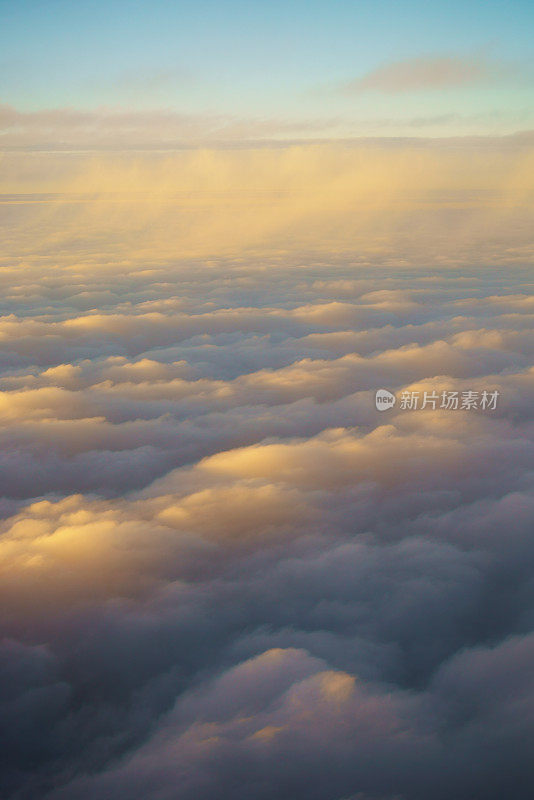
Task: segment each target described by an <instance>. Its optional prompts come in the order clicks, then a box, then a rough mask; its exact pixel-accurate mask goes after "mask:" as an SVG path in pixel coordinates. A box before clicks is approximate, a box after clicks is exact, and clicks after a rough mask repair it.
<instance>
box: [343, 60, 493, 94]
mask: <svg viewBox="0 0 534 800" xmlns="http://www.w3.org/2000/svg"><path fill="white" fill-rule="evenodd" d="M507 71H508V70H507V69H506V68H505V67H504V66H503V65H500V64H497V63H494V62H491V61H488V60H487V59H485V58H481V57H476V56H473V57H467V58H466V57H460V56H447V55H441V56H422V57H419V58H409V59H405V60H402V61H392V62H390V63H388V64H383V65H381V66H380V67H377V68H376V69H373V70H371V71H370V72H368V73H366V74H365V75H364V76H363V77H361V78H356V79H354V80H352V81H349V82H348V83H345V84H344V86H343V87H342V88H343V90H344V91H346V92H350V93H352V92H364V91H375V92H384V93H385V94H397V93H399V92H413V91H426V90H427V89H447V88H450V87H457V86H470V85H472V84H478V83H481V82H483V81H486V80H491V79H492V78H495V77H496V76H498V75H502V74H503V73H506V72H507Z"/></svg>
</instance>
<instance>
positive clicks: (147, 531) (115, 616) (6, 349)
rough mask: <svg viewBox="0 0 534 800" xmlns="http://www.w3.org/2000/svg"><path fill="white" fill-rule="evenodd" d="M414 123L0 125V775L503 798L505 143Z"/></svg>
mask: <svg viewBox="0 0 534 800" xmlns="http://www.w3.org/2000/svg"><path fill="white" fill-rule="evenodd" d="M441 146H442V148H443V149H442V150H439V149H438V148H437V146H436V147H434V146H433V147H430V146H429V147H428V148H426V147H423V146H422V145H419V146H418V147H412V146H406V145H404V146H403V147H401V146H400V145H399V146H393V145H391V144H390V145H388V146H387V147H386V146H384V147H383V149H380V148H377V147H376V146H374V147H368V149H363V150H356V151H354V150H351V149H350V148H348V149H343V148H341V149H339V148H331V149H324V148H304V149H302V148H296V149H291V148H289V149H287V150H285V149H282V150H280V151H275V152H273V151H267V152H263V151H251V152H249V153H248V152H243V153H239V154H236V153H224V152H223V153H221V152H216V151H208V152H203V153H199V152H195V153H193V154H189V155H187V154H186V155H183V154H180V155H176V156H173V158H172V159H163V160H162V159H159V158H156V159H154V158H153V156H143V157H142V158H141V157H139V156H137V157H136V158H135V159H131V158H129V159H126V160H120V159H119V160H117V159H115V163H113V162H114V159H111V158H109V159H107V158H106V159H97V160H90V161H89V162H88V161H87V160H83V159H82V160H81V161H80V159H79V156H76V157H74V156H72V157H71V156H66V155H63V156H62V157H61V158H60V157H58V156H50V155H47V156H44V155H43V156H35V157H34V156H32V158H35V160H34V161H33V162H32V164H31V165H30V166H28V165H25V164H23V163H22V162H21V161H20V160H17V158H16V157H14V156H9V157H6V161H5V164H6V167H7V169H6V170H5V171H4V174H5V175H6V176H7V177H6V185H5V186H4V188H5V194H4V205H3V208H4V209H5V219H6V221H7V224H6V227H5V231H4V242H5V247H4V252H5V253H6V255H5V257H4V259H3V261H2V265H1V274H0V281H1V286H2V292H1V296H2V300H1V303H2V306H1V311H2V316H1V318H0V342H1V348H0V358H1V361H0V370H1V372H0V439H1V442H2V448H1V458H0V484H1V486H2V498H1V501H0V513H1V532H0V575H1V579H0V603H1V606H2V609H3V622H2V634H3V639H2V642H1V645H0V676H1V680H0V739H1V742H2V748H1V750H0V760H1V761H2V769H1V774H2V778H1V781H2V783H1V786H0V793H1V794H2V796H6V797H8V798H17V800H19V799H20V800H26V799H28V800H30V798H31V800H36V799H38V800H40V799H41V798H42V800H78V799H79V800H89V798H91V799H92V798H101V797H113V798H117V800H137V798H139V800H141V798H146V797H155V798H156V797H157V798H160V799H161V800H171V799H172V800H174V798H177V797H179V798H180V799H181V800H182V799H183V800H189V798H200V800H219V798H220V800H226V798H228V797H232V798H235V800H241V799H242V800H245V798H247V800H251V799H252V800H264V799H265V800H267V799H268V798H269V800H270V799H271V798H273V797H276V798H280V800H286V799H287V800H301V799H302V800H310V798H311V799H312V800H348V799H349V798H350V799H351V800H398V798H401V797H402V798H404V800H427V799H428V797H430V796H432V797H436V798H437V800H449V798H451V797H454V798H455V799H456V800H472V799H473V798H477V799H478V798H484V800H501V798H503V797H507V798H510V799H511V800H523V799H525V800H526V798H527V797H529V794H530V791H531V786H532V781H533V778H534V776H533V774H532V759H531V752H530V750H531V747H530V743H531V741H532V739H533V736H534V729H533V715H532V704H533V702H534V685H533V678H532V676H533V675H534V670H533V669H532V667H533V662H534V641H533V636H532V622H533V615H534V585H533V582H532V569H533V566H534V564H533V562H534V545H533V542H532V523H533V521H534V492H533V485H532V474H533V473H532V467H533V449H532V439H533V433H534V426H533V414H532V409H533V402H532V401H533V397H534V371H533V367H532V353H533V350H534V338H533V335H532V330H533V325H532V322H533V314H534V306H533V303H532V272H531V268H530V263H531V257H532V235H531V231H532V225H531V222H532V206H531V195H530V192H531V185H530V183H529V181H530V177H529V174H528V171H526V172H525V165H528V163H529V159H530V158H531V156H530V153H529V150H528V148H526V147H522V148H520V149H519V150H518V149H517V147H516V146H512V147H510V145H509V143H506V144H502V145H499V148H498V149H497V150H496V149H494V148H495V145H492V146H491V147H490V146H489V145H488V150H487V151H486V152H485V153H484V152H483V153H482V154H480V153H478V154H476V153H474V152H473V150H471V149H469V147H470V146H469V145H464V148H466V149H464V150H462V151H461V152H460V153H459V152H458V149H457V147H456V146H453V145H452V144H449V145H447V146H444V145H441ZM492 147H493V149H492ZM64 159H66V161H65V160H64ZM489 163H492V164H493V165H494V168H493V170H492V172H491V174H490V175H487V174H486V170H485V166H486V165H487V164H489ZM110 187H115V189H116V192H117V195H120V196H117V197H114V198H110V197H109V193H110V191H111V189H110ZM276 187H278V191H279V192H280V196H278V195H277V196H274V195H273V193H274V191H275V189H276ZM137 190H139V196H137V195H135V194H134V193H135V192H136V191H137ZM195 191H196V193H195ZM254 191H255V192H256V193H255V194H254ZM269 193H271V194H269ZM266 194H267V199H266ZM58 195H60V196H59V197H58ZM89 195H90V197H89ZM236 196H237V197H238V198H239V200H236ZM232 198H233V200H232ZM243 198H245V199H243ZM378 388H388V389H389V390H391V391H393V392H395V393H397V394H399V393H400V392H402V391H404V390H406V391H419V392H421V393H422V392H424V391H427V392H431V391H436V392H442V391H445V390H457V391H460V392H461V391H469V390H473V391H479V392H482V391H483V390H484V389H491V390H497V391H498V392H499V402H498V405H497V408H496V409H495V410H494V411H485V412H483V411H480V410H479V411H461V410H457V411H445V410H439V409H436V410H435V411H432V410H429V409H425V410H417V411H405V410H402V409H400V408H399V406H398V405H397V406H396V408H395V409H393V410H391V411H387V412H379V411H377V410H376V408H375V403H374V394H375V391H376V390H377V389H378Z"/></svg>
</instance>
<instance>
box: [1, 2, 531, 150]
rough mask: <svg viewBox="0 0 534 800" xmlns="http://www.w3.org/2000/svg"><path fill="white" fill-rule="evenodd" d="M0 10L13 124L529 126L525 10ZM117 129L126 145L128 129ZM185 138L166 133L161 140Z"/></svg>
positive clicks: (316, 134) (341, 131)
mask: <svg viewBox="0 0 534 800" xmlns="http://www.w3.org/2000/svg"><path fill="white" fill-rule="evenodd" d="M0 5H1V14H2V25H1V33H0V41H1V52H2V69H1V75H2V77H1V83H0V96H1V99H2V102H3V103H4V105H5V106H8V107H9V108H11V109H15V110H16V111H17V112H20V113H21V114H23V115H24V114H35V113H36V112H43V111H50V110H55V111H56V112H62V113H63V115H64V116H65V117H67V116H68V112H69V111H70V112H75V111H78V112H82V111H84V112H91V113H93V114H96V115H97V116H98V115H99V114H100V115H102V113H103V111H104V110H108V112H121V111H122V112H136V113H139V114H141V115H143V114H144V113H146V112H147V111H150V110H152V111H154V110H158V111H160V112H166V113H167V114H170V115H178V116H180V115H181V116H185V117H188V118H192V119H193V120H195V121H196V122H197V123H198V128H199V130H198V132H197V131H196V129H195V135H196V136H197V137H200V138H202V137H203V136H206V135H209V134H210V131H211V130H212V128H213V127H214V126H215V128H216V134H217V136H218V138H220V139H224V138H238V139H258V138H260V139H264V138H281V139H288V138H293V139H294V138H324V137H327V138H332V137H334V138H335V137H351V136H397V135H401V136H406V135H415V136H421V135H423V136H433V137H439V136H451V135H452V136H455V135H478V134H506V133H513V132H516V131H519V130H526V129H529V128H532V127H533V124H534V116H533V114H534V112H533V111H532V109H533V107H534V102H533V100H534V61H533V57H532V31H533V29H534V11H533V10H532V4H531V3H528V2H517V0H513V2H510V3H502V2H472V0H468V1H467V2H457V0H454V1H453V2H449V3H425V2H403V3H399V2H381V1H379V2H339V0H338V1H337V2H336V1H335V0H334V2H329V3H326V2H315V1H313V0H312V2H299V1H298V0H297V1H295V0H293V1H292V2H285V3H284V2H278V0H276V1H275V2H270V3H264V2H225V1H223V2H209V1H206V0H201V2H196V3H184V2H162V1H161V0H156V1H155V2H152V3H146V2H121V1H120V0H115V1H114V2H112V3H109V2H101V1H100V0H97V2H92V3H87V2H80V3H71V2H58V1H57V0H51V2H35V1H34V2H28V0H22V2H18V3H10V2H2V3H1V4H0ZM4 116H6V115H5V114H4ZM6 120H8V118H7V117H6ZM30 123H31V117H30V118H29V119H28V118H26V122H25V124H26V125H30ZM7 124H8V127H7V130H5V131H4V134H5V133H7V135H8V136H7V141H8V143H9V144H13V141H12V139H11V138H9V134H10V127H9V122H7ZM19 124H24V122H21V120H19ZM65 124H68V123H67V122H65ZM133 127H135V125H134V126H133ZM121 135H122V136H123V137H124V136H125V135H126V138H128V137H129V136H130V137H131V136H133V131H132V125H130V128H129V130H128V131H126V132H124V131H123V132H122V134H121ZM184 136H187V133H186V132H184V130H183V128H180V126H179V125H178V129H177V130H176V131H175V132H174V134H173V141H179V140H180V139H183V138H184ZM4 138H5V136H4ZM33 138H34V140H36V141H38V139H39V134H38V131H34V136H33ZM134 138H135V136H134ZM148 138H149V139H151V138H156V139H158V133H157V131H156V130H155V131H154V132H153V133H152V135H151V136H149V137H148ZM136 143H137V144H138V145H139V144H140V143H142V142H141V141H140V140H138V141H137V142H136ZM85 144H86V146H87V144H88V143H85Z"/></svg>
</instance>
